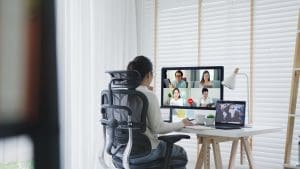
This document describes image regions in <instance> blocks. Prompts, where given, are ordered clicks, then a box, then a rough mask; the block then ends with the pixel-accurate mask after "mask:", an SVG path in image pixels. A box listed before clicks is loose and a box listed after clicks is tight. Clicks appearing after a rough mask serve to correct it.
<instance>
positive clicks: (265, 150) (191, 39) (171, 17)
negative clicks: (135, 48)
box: [141, 0, 300, 169]
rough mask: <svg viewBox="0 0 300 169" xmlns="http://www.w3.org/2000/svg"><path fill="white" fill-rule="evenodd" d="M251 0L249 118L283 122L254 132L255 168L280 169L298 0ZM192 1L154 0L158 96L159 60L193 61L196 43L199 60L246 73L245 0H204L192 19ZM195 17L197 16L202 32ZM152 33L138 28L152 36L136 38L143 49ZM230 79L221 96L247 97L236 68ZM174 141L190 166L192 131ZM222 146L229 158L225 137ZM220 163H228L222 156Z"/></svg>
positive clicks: (297, 127)
mask: <svg viewBox="0 0 300 169" xmlns="http://www.w3.org/2000/svg"><path fill="white" fill-rule="evenodd" d="M253 2H254V8H253V12H254V13H253V14H254V19H253V44H254V46H253V70H252V72H253V79H252V81H251V83H252V84H253V91H251V92H252V94H253V103H252V104H253V122H254V125H264V126H279V127H283V128H284V130H283V131H282V132H278V133H272V134H267V135H257V136H255V137H253V157H254V163H255V166H256V167H257V168H273V169H277V168H278V169H279V168H280V169H281V168H282V166H283V155H284V143H285V134H286V129H285V128H286V124H287V112H288V104H289V95H290V83H291V74H292V62H293V57H294V48H295V37H296V24H297V13H298V10H299V7H300V2H299V0H290V1H284V2H283V1H280V0H266V1H257V0H254V1H253ZM148 5H149V6H148ZM198 5H199V4H198V0H176V1H171V0H158V4H157V7H158V14H157V27H156V29H157V44H156V45H157V56H156V57H157V58H156V63H155V64H156V70H155V72H156V93H157V95H158V96H160V90H159V89H160V73H161V72H160V71H161V67H166V66H197V61H198V45H200V52H199V53H200V55H199V57H200V66H204V65H205V66H208V65H223V66H224V68H225V72H224V76H225V77H227V76H229V75H230V74H231V73H232V72H233V70H234V68H235V67H239V68H240V72H241V73H246V74H248V76H249V77H250V71H251V70H250V43H251V41H250V33H251V32H250V31H251V25H250V24H251V23H250V19H251V18H250V14H251V13H250V12H251V8H250V0H239V1H236V0H203V1H202V7H201V19H200V21H201V23H198ZM142 8H143V11H142V12H143V15H144V16H148V17H143V18H144V19H143V25H146V24H148V25H154V24H153V22H154V21H155V20H154V19H153V16H154V14H153V13H154V5H153V0H144V1H143V6H142ZM149 9H152V10H149ZM149 14H150V15H149ZM151 16H152V17H151ZM149 18H151V19H149ZM198 24H201V30H200V34H198ZM153 33H154V31H150V29H149V30H148V31H144V32H143V33H142V34H141V36H142V37H143V39H144V40H143V41H148V42H149V41H152V43H147V44H144V45H148V44H152V45H148V46H144V45H143V44H142V45H141V48H142V50H141V53H143V52H144V51H150V50H153V45H154V42H153V40H154V39H153ZM198 35H200V42H199V44H198V41H197V38H198ZM150 37H151V39H149V38H150ZM148 53H149V52H148ZM236 83H237V85H236V89H235V90H229V89H225V91H224V99H227V100H247V87H250V86H248V85H247V82H246V79H245V77H243V76H238V77H237V82H236ZM298 107H299V106H298ZM298 110H299V109H298ZM297 113H298V114H299V113H300V112H297ZM299 118H300V115H299ZM299 118H296V123H295V124H296V125H295V131H294V140H293V147H292V161H293V162H294V163H296V159H297V154H296V153H297V151H296V150H297V144H296V141H297V135H299V134H300V123H299V122H300V120H299ZM180 144H181V145H182V146H184V147H185V149H186V150H187V152H188V156H189V163H188V168H193V167H194V164H195V162H196V161H195V160H196V159H195V156H196V150H195V149H196V141H195V136H193V137H192V138H191V140H187V141H182V142H181V143H180ZM221 146H222V147H221V149H222V157H223V160H224V161H228V160H227V159H228V158H229V151H230V149H229V147H230V144H224V143H222V144H221ZM226 157H227V158H226ZM237 162H238V160H237ZM224 165H228V163H226V162H224Z"/></svg>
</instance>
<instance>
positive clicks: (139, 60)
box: [127, 56, 153, 79]
mask: <svg viewBox="0 0 300 169" xmlns="http://www.w3.org/2000/svg"><path fill="white" fill-rule="evenodd" d="M127 70H135V71H137V72H139V73H140V75H141V78H142V79H144V78H145V76H146V74H147V73H149V72H152V70H153V67H152V63H151V61H150V59H148V58H147V57H145V56H137V57H135V58H134V59H133V61H131V62H129V64H128V66H127Z"/></svg>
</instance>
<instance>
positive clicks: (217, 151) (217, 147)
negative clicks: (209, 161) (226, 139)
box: [212, 140, 223, 169]
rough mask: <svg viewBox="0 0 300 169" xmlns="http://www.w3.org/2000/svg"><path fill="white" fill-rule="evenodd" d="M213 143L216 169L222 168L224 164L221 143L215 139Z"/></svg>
mask: <svg viewBox="0 0 300 169" xmlns="http://www.w3.org/2000/svg"><path fill="white" fill-rule="evenodd" d="M212 145H213V151H214V157H215V165H216V169H222V168H223V167H222V166H223V165H222V158H221V152H220V145H219V143H218V142H216V141H215V140H213V141H212Z"/></svg>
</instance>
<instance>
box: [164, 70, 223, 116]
mask: <svg viewBox="0 0 300 169" xmlns="http://www.w3.org/2000/svg"><path fill="white" fill-rule="evenodd" d="M203 69H219V70H220V71H221V75H220V100H223V89H224V87H223V85H222V84H221V82H222V81H223V80H224V67H223V66H196V67H163V68H162V69H161V101H160V105H161V108H171V109H172V108H176V109H200V110H216V107H200V106H198V107H191V106H175V105H164V104H163V102H164V100H163V97H164V92H163V90H164V79H166V77H164V75H165V73H164V72H166V71H167V70H203Z"/></svg>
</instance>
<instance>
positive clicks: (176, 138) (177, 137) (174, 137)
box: [158, 134, 190, 144]
mask: <svg viewBox="0 0 300 169" xmlns="http://www.w3.org/2000/svg"><path fill="white" fill-rule="evenodd" d="M181 139H190V136H189V135H184V134H176V135H165V136H159V137H158V140H162V141H164V142H166V143H169V144H174V143H176V142H177V141H179V140H181Z"/></svg>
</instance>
